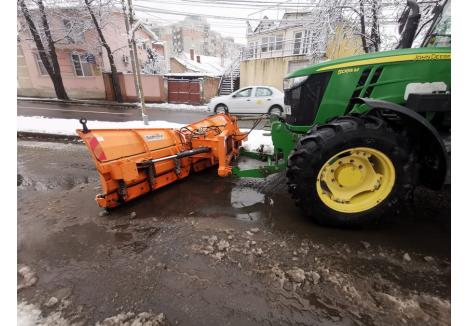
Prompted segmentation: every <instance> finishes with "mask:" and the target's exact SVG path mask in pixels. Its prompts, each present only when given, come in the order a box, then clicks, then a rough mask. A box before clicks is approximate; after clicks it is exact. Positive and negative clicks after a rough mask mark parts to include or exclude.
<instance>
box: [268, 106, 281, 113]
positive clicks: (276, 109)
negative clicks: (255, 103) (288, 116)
mask: <svg viewBox="0 0 468 326" xmlns="http://www.w3.org/2000/svg"><path fill="white" fill-rule="evenodd" d="M268 113H269V114H274V115H281V113H283V108H281V106H279V105H274V106H272V107H271V108H270V110H269V111H268Z"/></svg>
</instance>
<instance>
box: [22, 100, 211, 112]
mask: <svg viewBox="0 0 468 326" xmlns="http://www.w3.org/2000/svg"><path fill="white" fill-rule="evenodd" d="M17 100H18V101H30V102H40V103H65V104H76V105H96V106H114V107H127V108H138V107H139V106H140V104H139V103H128V102H126V103H117V102H115V101H106V100H78V99H70V100H60V99H57V98H51V97H20V96H18V97H17ZM145 106H146V108H148V109H167V110H181V111H194V112H208V106H207V105H191V104H175V103H166V102H165V103H145Z"/></svg>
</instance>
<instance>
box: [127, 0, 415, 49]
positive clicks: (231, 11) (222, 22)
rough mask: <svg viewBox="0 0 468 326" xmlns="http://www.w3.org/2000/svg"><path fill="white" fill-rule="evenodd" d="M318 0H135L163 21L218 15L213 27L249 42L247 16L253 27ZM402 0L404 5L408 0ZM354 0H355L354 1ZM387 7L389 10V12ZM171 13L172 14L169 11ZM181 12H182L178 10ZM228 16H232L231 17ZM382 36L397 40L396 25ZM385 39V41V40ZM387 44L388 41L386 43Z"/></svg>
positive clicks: (142, 11)
mask: <svg viewBox="0 0 468 326" xmlns="http://www.w3.org/2000/svg"><path fill="white" fill-rule="evenodd" d="M313 1H314V0H257V1H249V0H133V4H134V7H135V9H136V11H137V13H138V16H139V17H140V18H148V19H150V20H153V21H155V22H157V23H159V24H161V25H169V24H172V23H174V22H177V21H181V20H183V19H184V18H185V15H183V14H185V13H186V14H194V15H205V16H217V17H206V18H207V20H208V23H209V24H210V26H211V29H212V30H214V31H217V32H219V33H221V35H223V36H232V37H234V39H235V41H236V42H237V43H241V44H246V41H247V40H246V28H247V23H246V19H249V21H250V22H251V25H252V27H253V28H255V26H256V25H257V24H258V22H259V20H260V19H262V18H263V17H264V16H268V18H270V19H278V20H279V19H281V17H282V16H283V14H284V12H285V11H286V10H288V11H303V10H305V9H307V8H310V4H311V2H313ZM398 1H401V4H402V5H403V6H404V4H405V3H406V0H397V2H398ZM350 2H351V1H350ZM383 10H384V12H383V16H384V17H385V18H387V19H390V20H395V19H396V18H397V17H395V13H391V12H388V9H387V10H386V9H383ZM386 11H387V12H386ZM169 13H171V14H169ZM175 13H179V14H175ZM228 17H232V19H229V18H228ZM380 29H381V33H382V35H381V36H382V38H383V39H385V40H397V39H398V37H399V35H398V33H397V32H396V25H394V24H393V23H392V24H388V22H387V23H385V24H381V26H380ZM384 43H385V42H384ZM383 46H384V47H385V45H384V44H383Z"/></svg>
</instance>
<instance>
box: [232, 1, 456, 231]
mask: <svg viewBox="0 0 468 326" xmlns="http://www.w3.org/2000/svg"><path fill="white" fill-rule="evenodd" d="M434 12H435V14H434V19H433V23H432V26H430V28H429V30H428V32H427V36H426V37H425V39H424V40H423V42H422V47H421V48H411V45H412V43H413V40H414V38H415V34H416V29H417V28H418V23H419V19H420V14H419V8H418V5H417V4H416V2H415V1H411V0H410V1H408V7H407V9H406V11H405V12H404V14H403V15H402V19H400V30H401V31H402V37H401V41H400V44H399V46H398V48H397V49H396V50H392V51H386V52H378V53H371V54H364V55H357V56H352V57H347V58H341V59H337V60H331V61H326V62H322V63H319V64H315V65H312V66H309V67H307V68H303V69H300V70H297V71H295V72H293V73H290V74H289V75H287V76H286V77H285V79H284V93H285V117H284V116H283V117H280V116H272V117H271V137H272V141H273V145H274V152H273V154H270V155H265V154H264V153H253V152H244V153H243V154H244V155H246V156H250V157H254V158H258V159H261V158H266V159H267V160H268V165H266V166H262V167H259V168H256V169H249V170H241V169H239V168H234V169H233V173H234V174H235V175H237V176H240V177H266V176H267V175H270V174H273V173H276V172H279V171H282V170H284V169H286V170H287V172H286V175H287V178H288V187H289V192H290V193H291V195H292V198H293V199H294V200H295V202H296V204H297V205H298V206H299V207H300V208H301V209H302V210H303V211H304V212H305V214H306V215H308V216H310V217H311V218H312V219H313V220H315V221H316V222H318V223H320V224H323V225H330V226H340V227H347V226H356V225H362V224H367V223H371V222H376V221H378V220H379V219H381V218H382V217H383V216H385V215H388V214H392V213H393V212H394V211H395V210H396V208H397V207H398V202H399V201H400V200H404V199H406V198H408V196H410V195H411V192H412V190H413V189H414V187H416V186H420V185H422V186H426V187H429V188H431V189H441V188H442V187H443V186H444V184H445V183H447V180H448V179H449V168H450V157H449V152H450V149H449V148H450V75H451V71H450V69H451V68H450V64H451V50H450V2H449V1H446V2H445V3H444V4H443V5H442V6H438V7H436V8H435V10H434Z"/></svg>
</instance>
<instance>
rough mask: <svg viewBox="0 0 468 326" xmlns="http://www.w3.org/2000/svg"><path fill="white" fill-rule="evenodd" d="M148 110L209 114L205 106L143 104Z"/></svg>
mask: <svg viewBox="0 0 468 326" xmlns="http://www.w3.org/2000/svg"><path fill="white" fill-rule="evenodd" d="M145 106H146V107H147V108H148V109H163V110H171V111H172V110H174V111H191V112H209V111H210V110H209V109H208V106H207V105H190V104H174V103H145Z"/></svg>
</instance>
